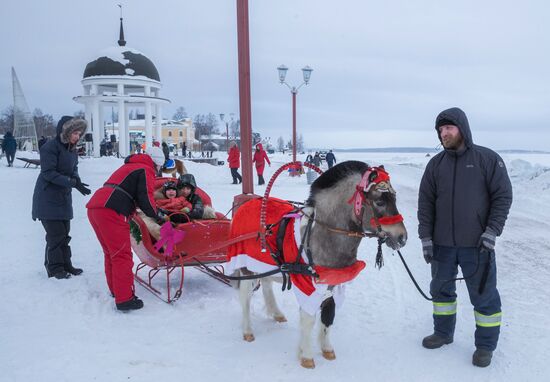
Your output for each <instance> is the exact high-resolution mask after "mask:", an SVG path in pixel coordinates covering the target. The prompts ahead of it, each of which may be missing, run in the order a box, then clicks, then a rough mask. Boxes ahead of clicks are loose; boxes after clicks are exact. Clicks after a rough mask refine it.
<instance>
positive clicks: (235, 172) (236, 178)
mask: <svg viewBox="0 0 550 382" xmlns="http://www.w3.org/2000/svg"><path fill="white" fill-rule="evenodd" d="M231 176H232V177H233V183H235V184H237V181H238V183H242V182H243V178H242V176H241V174H239V169H238V168H232V169H231Z"/></svg>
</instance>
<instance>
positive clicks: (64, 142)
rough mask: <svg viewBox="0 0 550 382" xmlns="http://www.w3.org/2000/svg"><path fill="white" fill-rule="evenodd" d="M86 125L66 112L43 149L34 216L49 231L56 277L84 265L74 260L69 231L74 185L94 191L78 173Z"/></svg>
mask: <svg viewBox="0 0 550 382" xmlns="http://www.w3.org/2000/svg"><path fill="white" fill-rule="evenodd" d="M86 127H87V126H86V121H84V120H83V119H79V118H73V117H69V116H64V117H62V118H61V119H60V120H59V123H58V124H57V136H56V137H55V138H54V139H50V140H48V142H46V143H45V144H44V145H43V146H42V148H41V149H40V174H39V175H38V179H37V180H36V185H35V186H34V194H33V197H32V219H33V220H37V219H38V220H40V222H41V223H42V226H43V227H44V230H45V231H46V250H45V260H44V266H45V267H46V273H47V275H48V277H55V278H56V279H68V278H69V277H71V276H78V275H80V274H81V273H82V269H80V268H75V267H74V266H73V263H72V259H71V258H72V253H71V247H69V242H70V241H71V237H70V236H69V232H70V230H71V224H70V223H71V219H72V218H73V202H72V195H71V191H72V189H73V188H76V189H77V190H78V191H79V192H80V193H81V194H82V195H85V196H86V195H89V194H90V193H91V190H90V189H89V188H88V185H87V184H86V183H83V182H82V181H81V180H80V176H79V175H78V154H77V152H76V144H77V143H78V141H79V140H80V137H81V136H83V135H84V133H85V132H86Z"/></svg>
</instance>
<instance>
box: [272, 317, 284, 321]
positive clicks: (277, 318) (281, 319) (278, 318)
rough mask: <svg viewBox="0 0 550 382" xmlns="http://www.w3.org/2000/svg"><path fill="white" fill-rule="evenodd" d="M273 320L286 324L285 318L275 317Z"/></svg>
mask: <svg viewBox="0 0 550 382" xmlns="http://www.w3.org/2000/svg"><path fill="white" fill-rule="evenodd" d="M273 319H274V320H275V321H277V322H286V317H285V316H274V317H273Z"/></svg>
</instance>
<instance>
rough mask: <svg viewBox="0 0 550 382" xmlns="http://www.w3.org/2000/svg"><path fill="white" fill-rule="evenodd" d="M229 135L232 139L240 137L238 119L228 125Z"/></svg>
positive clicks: (239, 122) (239, 121)
mask: <svg viewBox="0 0 550 382" xmlns="http://www.w3.org/2000/svg"><path fill="white" fill-rule="evenodd" d="M229 135H230V136H232V137H234V138H240V137H241V120H240V119H237V120H236V121H232V122H231V125H229Z"/></svg>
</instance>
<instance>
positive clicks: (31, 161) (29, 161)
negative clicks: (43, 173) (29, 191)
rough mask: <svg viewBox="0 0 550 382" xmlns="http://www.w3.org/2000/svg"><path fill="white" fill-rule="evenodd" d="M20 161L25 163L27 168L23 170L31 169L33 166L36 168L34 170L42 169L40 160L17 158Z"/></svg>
mask: <svg viewBox="0 0 550 382" xmlns="http://www.w3.org/2000/svg"><path fill="white" fill-rule="evenodd" d="M17 159H19V160H20V161H23V162H25V166H23V168H30V166H31V165H33V166H34V168H38V167H40V159H29V158H19V157H18V158H17Z"/></svg>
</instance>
